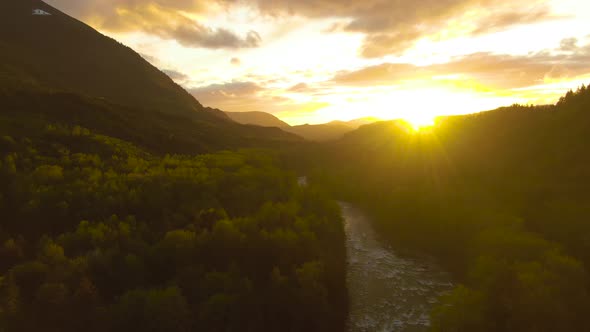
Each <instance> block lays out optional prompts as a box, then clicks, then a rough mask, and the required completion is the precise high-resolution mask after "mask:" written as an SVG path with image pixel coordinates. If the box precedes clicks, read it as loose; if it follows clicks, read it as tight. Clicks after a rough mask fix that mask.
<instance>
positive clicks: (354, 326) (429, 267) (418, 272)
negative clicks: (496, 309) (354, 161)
mask: <svg viewBox="0 0 590 332" xmlns="http://www.w3.org/2000/svg"><path fill="white" fill-rule="evenodd" d="M340 207H341V208H342V216H343V217H344V219H345V222H346V224H345V229H346V237H347V244H346V245H347V251H348V252H347V253H348V271H347V276H346V278H347V285H348V292H349V298H350V316H349V320H348V324H347V325H348V328H347V330H348V331H349V332H381V331H388V332H389V331H396V332H397V331H400V332H402V331H403V332H406V331H407V332H418V331H420V332H422V331H428V327H429V326H430V321H429V315H430V311H431V310H432V308H433V307H434V305H435V304H436V302H437V298H438V297H439V296H440V295H442V294H444V293H445V292H448V291H449V290H450V289H451V288H452V283H451V282H450V277H449V276H448V275H447V274H446V273H444V272H443V271H442V270H440V269H439V268H437V266H436V265H435V264H434V263H433V262H432V261H430V260H429V259H427V258H423V259H418V258H406V257H400V256H399V255H396V253H395V252H394V251H393V250H392V249H391V248H389V247H387V246H386V245H384V244H382V243H381V242H380V241H379V240H378V237H377V234H376V233H375V231H374V230H373V228H372V227H371V224H370V222H369V220H368V219H367V217H366V216H365V215H364V214H363V213H362V211H360V210H359V209H357V208H355V207H354V206H352V205H351V204H348V203H340Z"/></svg>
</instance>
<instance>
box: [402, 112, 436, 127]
mask: <svg viewBox="0 0 590 332" xmlns="http://www.w3.org/2000/svg"><path fill="white" fill-rule="evenodd" d="M404 120H406V121H407V122H408V123H409V124H410V126H412V128H413V129H414V130H415V131H420V130H422V129H424V128H428V127H432V126H434V116H430V115H425V114H412V115H411V116H406V117H404Z"/></svg>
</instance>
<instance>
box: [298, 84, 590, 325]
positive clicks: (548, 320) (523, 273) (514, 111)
mask: <svg viewBox="0 0 590 332" xmlns="http://www.w3.org/2000/svg"><path fill="white" fill-rule="evenodd" d="M589 142H590V90H589V89H588V88H586V87H584V86H582V87H581V88H580V89H579V90H578V91H577V92H573V91H570V92H568V93H567V94H566V95H565V96H564V97H562V98H561V100H560V101H559V102H558V103H557V104H556V105H548V106H522V105H513V106H510V107H503V108H500V109H497V110H493V111H489V112H482V113H478V114H471V115H465V116H449V117H442V118H439V119H438V120H437V123H436V124H435V126H433V127H432V128H428V129H424V130H420V131H415V130H414V129H412V128H411V126H409V125H407V124H404V123H403V122H400V121H390V122H382V123H376V124H373V125H367V126H364V127H362V128H360V129H358V130H356V131H354V132H351V133H349V134H347V135H345V136H344V137H343V138H342V139H340V140H338V141H336V142H333V143H331V144H330V145H326V146H323V147H319V148H318V150H317V151H315V153H314V154H313V155H312V156H310V158H309V159H310V160H311V161H312V163H311V164H312V165H318V163H321V165H323V166H322V167H321V168H318V170H317V171H316V172H315V174H314V175H313V176H312V177H311V181H316V182H322V183H323V184H324V185H325V187H326V188H327V189H329V190H331V191H332V192H333V194H334V195H337V197H340V199H343V200H347V201H352V202H355V203H357V204H359V205H360V206H363V207H364V208H365V209H366V210H367V211H370V212H371V214H372V216H373V217H374V226H375V227H376V228H377V230H378V231H379V234H380V235H381V236H382V238H383V239H384V240H385V241H388V242H389V243H390V244H391V245H392V246H395V247H397V248H402V249H403V250H411V251H418V252H424V253H427V254H429V255H431V256H434V257H436V258H437V260H438V262H439V263H440V264H441V265H443V266H444V267H445V268H446V269H447V270H449V271H452V272H453V273H454V275H455V277H456V279H457V280H458V281H459V282H460V285H459V286H457V287H456V288H455V290H454V292H453V293H452V294H449V295H448V296H446V297H444V298H443V299H442V303H441V304H440V305H439V306H438V307H437V309H436V310H435V311H434V312H433V315H432V326H433V331H489V332H492V331H561V330H563V331H588V329H589V328H590V324H589V323H588V321H587V319H585V317H586V314H585V313H586V311H587V308H588V307H589V306H590V290H589V289H588V286H587V285H588V284H590V278H589V277H588V276H589V274H588V269H589V267H590V255H589V254H588V253H589V251H588V248H589V245H588V239H589V238H590V223H588V213H589V212H590V210H589V207H590V194H589V193H588V190H587V188H588V186H590V169H589V168H588V165H589V163H590V157H589V156H590V155H589V154H588V152H587V150H588V144H589ZM540 294H543V295H540ZM556 308H557V309H556ZM539 312H543V313H544V314H543V315H541V316H540V315H538V314H532V313H539Z"/></svg>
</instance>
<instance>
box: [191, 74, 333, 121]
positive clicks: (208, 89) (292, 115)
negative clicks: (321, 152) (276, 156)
mask: <svg viewBox="0 0 590 332" xmlns="http://www.w3.org/2000/svg"><path fill="white" fill-rule="evenodd" d="M188 91H189V92H190V93H191V94H192V95H193V96H195V98H197V100H199V102H201V103H202V104H203V105H205V106H209V107H214V108H218V109H221V110H223V111H230V112H248V111H261V112H267V113H271V114H275V115H279V116H280V117H281V118H282V119H284V120H287V121H291V122H293V123H300V122H304V121H308V120H309V119H308V118H313V116H314V114H315V112H316V111H317V110H319V109H321V108H324V107H326V106H328V104H327V103H325V102H318V101H307V102H301V101H295V100H293V99H291V98H288V97H286V96H284V95H282V94H281V93H280V91H277V90H276V89H270V88H266V87H264V86H261V85H259V84H258V83H254V82H249V81H233V82H227V83H223V84H212V85H208V86H203V87H198V88H192V89H188Z"/></svg>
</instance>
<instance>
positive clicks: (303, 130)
mask: <svg viewBox="0 0 590 332" xmlns="http://www.w3.org/2000/svg"><path fill="white" fill-rule="evenodd" d="M378 121H380V120H379V119H377V118H371V117H367V118H360V119H355V120H351V121H347V122H344V121H332V122H329V123H324V124H318V125H309V124H305V125H301V126H294V127H289V128H283V130H285V131H288V132H290V133H293V134H297V135H299V136H301V137H303V138H305V139H307V140H310V141H318V142H322V141H332V140H336V139H339V138H342V137H343V136H344V135H345V134H347V133H350V132H352V131H354V130H356V129H358V128H359V127H361V126H364V125H368V124H372V123H375V122H378Z"/></svg>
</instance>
